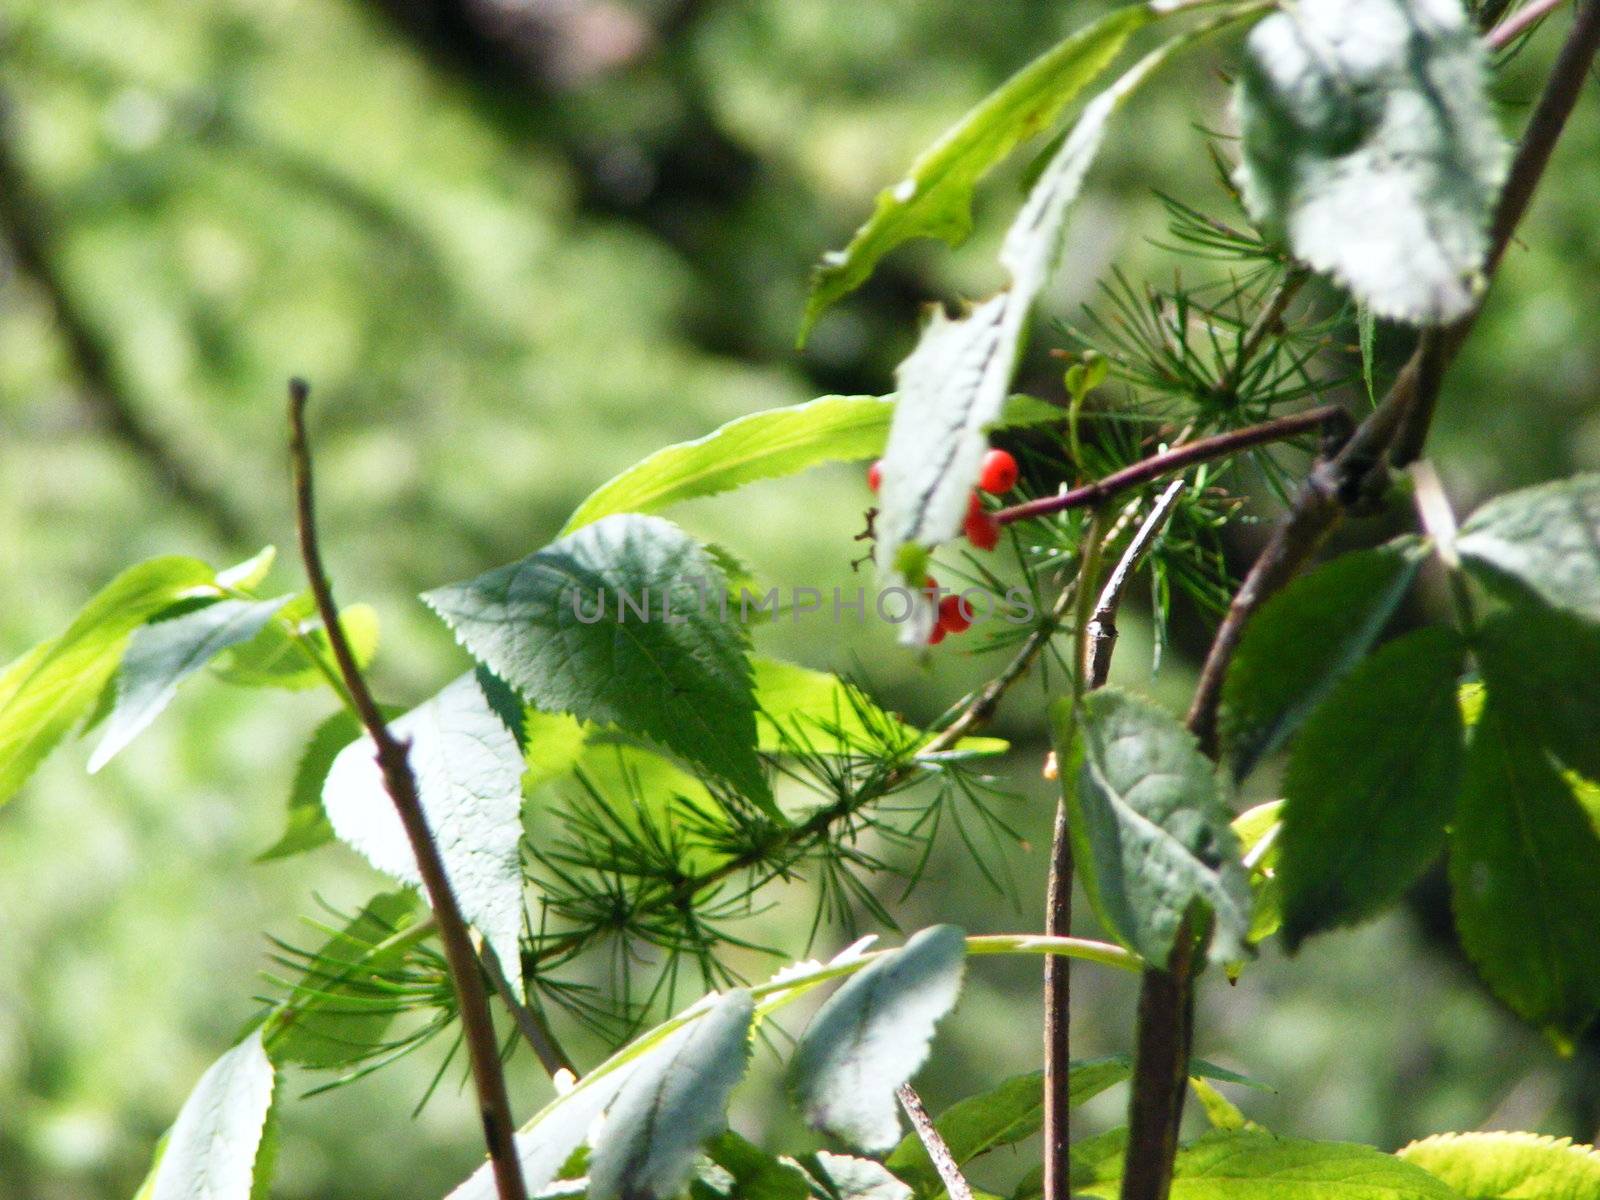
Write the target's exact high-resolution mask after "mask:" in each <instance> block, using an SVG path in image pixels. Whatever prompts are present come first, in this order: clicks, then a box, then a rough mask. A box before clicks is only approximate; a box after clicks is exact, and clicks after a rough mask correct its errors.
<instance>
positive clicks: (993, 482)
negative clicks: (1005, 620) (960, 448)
mask: <svg viewBox="0 0 1600 1200" xmlns="http://www.w3.org/2000/svg"><path fill="white" fill-rule="evenodd" d="M1017 476H1018V471H1017V460H1016V459H1015V458H1013V457H1012V456H1011V454H1010V453H1008V452H1007V451H1005V450H991V451H989V453H987V454H985V455H984V456H983V466H982V467H981V468H980V469H979V471H978V486H977V487H976V488H975V489H974V490H973V492H972V495H971V497H970V498H969V499H968V500H967V518H966V521H965V523H964V524H963V527H962V528H963V531H964V532H965V533H966V535H967V541H969V542H971V543H972V544H973V546H975V547H976V548H977V549H979V550H993V549H994V548H995V547H996V546H997V545H999V544H1000V523H999V522H998V521H996V520H995V519H994V516H993V515H992V514H991V513H990V512H989V511H988V510H987V509H985V508H984V507H983V493H984V492H988V493H989V494H990V495H991V496H1003V495H1005V493H1007V492H1009V491H1010V490H1011V489H1012V488H1014V487H1016V486H1017ZM867 486H868V487H870V488H871V489H872V490H873V491H874V492H876V491H877V490H878V489H879V488H880V487H882V486H883V460H882V459H879V460H878V461H877V462H875V463H873V464H872V465H871V466H870V467H868V468H867ZM922 586H923V588H924V590H926V591H927V592H928V598H929V599H930V600H933V601H934V602H935V603H937V604H938V606H939V618H938V620H937V622H935V624H934V627H933V633H932V634H930V635H929V636H928V645H930V646H937V645H938V644H939V643H940V642H942V641H944V639H945V637H946V636H947V635H948V634H952V633H965V632H966V631H967V630H968V629H969V628H971V626H972V610H971V609H969V608H968V607H967V606H966V605H965V604H963V603H962V601H961V597H960V596H955V595H951V596H944V597H940V595H939V590H940V589H939V584H938V582H937V581H936V580H935V579H934V578H933V576H932V575H930V576H928V578H927V579H926V580H925V581H924V583H923V585H922Z"/></svg>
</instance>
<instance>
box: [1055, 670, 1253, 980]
mask: <svg viewBox="0 0 1600 1200" xmlns="http://www.w3.org/2000/svg"><path fill="white" fill-rule="evenodd" d="M1052 715H1053V717H1054V719H1055V728H1056V753H1057V755H1058V757H1059V760H1060V763H1061V780H1062V787H1063V789H1064V791H1065V794H1066V796H1067V801H1068V805H1069V808H1070V811H1071V814H1072V820H1071V829H1072V840H1073V848H1074V860H1075V862H1076V864H1077V868H1078V871H1079V873H1080V877H1081V878H1082V881H1083V887H1084V890H1085V892H1086V893H1087V895H1088V896H1089V899H1090V902H1091V904H1092V905H1093V907H1094V910H1095V912H1096V914H1097V915H1098V916H1099V917H1100V920H1101V922H1102V923H1103V924H1104V925H1105V926H1106V928H1107V929H1108V930H1110V931H1111V933H1112V934H1113V935H1114V936H1115V937H1116V938H1117V939H1118V940H1119V941H1120V942H1122V944H1123V945H1125V946H1127V947H1128V948H1129V949H1131V950H1135V951H1137V952H1138V953H1139V954H1141V955H1142V956H1143V957H1144V958H1145V960H1146V961H1148V962H1150V963H1155V964H1164V963H1166V962H1167V961H1168V959H1169V957H1170V956H1171V953H1172V948H1173V943H1174V941H1175V939H1176V937H1177V932H1178V928H1179V925H1180V924H1181V922H1182V921H1183V918H1184V915H1185V914H1186V913H1187V912H1188V910H1189V908H1190V907H1191V905H1194V904H1196V903H1198V904H1200V905H1202V906H1204V907H1205V908H1206V909H1209V910H1210V912H1211V913H1212V914H1213V915H1214V917H1215V921H1214V933H1213V937H1212V941H1211V957H1212V959H1213V960H1214V961H1216V962H1222V963H1225V962H1229V961H1232V960H1234V959H1238V958H1241V957H1243V956H1244V954H1245V949H1244V946H1245V936H1246V935H1247V934H1248V933H1249V931H1250V890H1249V882H1248V880H1247V879H1246V877H1245V872H1244V868H1243V866H1242V865H1241V864H1240V862H1239V848H1238V840H1237V839H1236V838H1235V837H1234V833H1233V829H1232V827H1231V826H1230V825H1229V819H1230V816H1231V814H1230V813H1229V812H1228V808H1227V805H1226V804H1225V803H1224V802H1223V798H1222V795H1221V793H1220V790H1219V786H1218V781H1217V777H1216V774H1215V772H1214V770H1213V768H1212V764H1211V763H1210V761H1209V760H1208V759H1207V758H1206V757H1205V756H1204V755H1203V754H1201V753H1200V751H1199V748H1198V747H1197V746H1196V745H1195V740H1194V738H1193V736H1192V735H1190V733H1189V732H1188V731H1187V730H1186V729H1184V727H1183V726H1182V725H1180V724H1179V723H1178V722H1177V720H1175V719H1174V718H1173V717H1172V716H1171V715H1170V714H1168V713H1167V712H1165V711H1164V710H1162V709H1160V708H1158V707H1156V706H1155V705H1153V704H1151V703H1149V702H1148V701H1146V700H1142V699H1139V698H1138V697H1135V696H1132V695H1130V694H1128V693H1125V692H1122V691H1120V690H1118V689H1115V688H1101V689H1099V690H1097V691H1094V692H1091V693H1089V694H1088V695H1087V696H1085V697H1084V698H1083V703H1082V707H1081V710H1080V712H1079V714H1078V715H1077V718H1076V720H1074V716H1073V712H1072V704H1071V701H1070V700H1063V701H1060V702H1059V703H1058V704H1057V705H1056V706H1055V708H1054V709H1053V713H1052Z"/></svg>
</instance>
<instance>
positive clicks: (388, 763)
mask: <svg viewBox="0 0 1600 1200" xmlns="http://www.w3.org/2000/svg"><path fill="white" fill-rule="evenodd" d="M309 395H310V389H309V388H307V387H306V385H305V384H304V383H302V382H301V381H300V380H293V381H291V382H290V384H289V454H290V462H291V464H292V466H293V471H294V492H295V513H296V517H297V524H298V528H299V536H300V556H301V558H302V559H303V560H304V562H305V570H306V579H307V582H308V583H309V585H310V587H311V594H312V596H313V597H315V599H316V602H317V611H318V612H319V613H321V614H322V622H323V626H324V627H325V629H326V630H327V634H328V644H329V646H330V647H331V648H332V650H333V656H334V659H335V661H336V662H337V663H338V664H339V673H340V675H341V676H342V677H343V678H344V684H345V688H346V689H347V690H348V692H349V693H350V698H351V700H352V701H353V702H354V703H355V706H356V711H357V712H358V713H359V714H360V716H361V724H362V725H363V726H364V727H365V728H366V731H367V735H368V736H369V737H370V738H371V739H372V744H373V746H374V747H375V748H376V758H377V762H378V769H379V770H380V771H381V772H382V774H383V784H384V788H385V790H387V791H388V793H389V798H390V799H391V800H392V801H393V802H394V807H395V811H396V813H397V814H398V815H399V817H400V823H401V824H402V825H403V826H404V827H405V831H406V837H407V838H408V839H409V840H410V842H411V852H412V854H413V855H414V856H415V857H416V860H417V871H418V873H419V874H420V875H421V876H422V882H423V886H424V887H425V888H426V889H427V893H428V902H429V904H430V905H431V906H432V908H433V912H434V917H435V919H436V920H437V921H438V923H439V940H440V942H441V943H442V944H443V947H444V953H445V961H446V963H447V964H448V965H449V968H450V979H451V982H452V983H453V984H454V985H455V992H456V1004H457V1007H458V1008H459V1010H460V1012H461V1028H462V1034H463V1038H464V1040H465V1041H466V1045H467V1057H468V1060H469V1062H470V1063H471V1067H472V1081H473V1085H474V1087H475V1089H476V1092H477V1098H478V1116H479V1119H480V1120H481V1122H482V1124H483V1140H484V1144H485V1145H486V1146H487V1147H488V1150H489V1161H490V1163H491V1164H492V1165H493V1169H494V1179H495V1188H496V1190H497V1192H498V1194H499V1196H500V1200H527V1194H528V1190H527V1188H526V1187H525V1186H524V1184H523V1181H522V1163H521V1161H520V1160H519V1159H518V1157H517V1150H516V1143H515V1142H514V1141H513V1140H512V1131H513V1128H514V1126H513V1125H512V1120H511V1101H510V1099H509V1098H508V1096H507V1095H506V1080H505V1073H504V1072H503V1070H502V1069H501V1062H500V1050H499V1045H498V1044H497V1042H496V1040H495V1033H494V1022H493V1019H492V1018H491V1016H490V1014H489V998H488V996H487V994H486V993H485V992H484V988H483V974H482V972H481V971H480V970H479V966H478V957H477V955H476V954H475V953H474V952H473V948H472V937H471V934H470V933H469V932H468V930H467V923H466V920H465V919H464V918H463V917H462V915H461V907H460V905H459V904H458V903H457V901H456V895H455V892H454V890H453V889H452V888H451V886H450V878H449V876H448V875H447V874H446V872H445V869H444V860H443V859H442V858H441V857H440V855H439V847H438V845H437V844H436V843H435V842H434V840H433V833H432V831H431V830H430V829H429V828H428V818H427V815H426V813H424V811H423V808H422V800H421V797H419V796H418V794H417V780H416V776H415V775H414V774H412V771H411V764H410V762H409V761H408V758H407V748H406V746H405V744H404V743H402V742H400V741H398V740H396V738H395V736H394V734H392V733H391V732H390V730H389V726H388V723H387V722H386V721H385V720H384V718H383V713H382V712H381V711H380V710H379V708H378V705H377V702H376V701H375V700H374V699H373V698H372V692H371V690H370V689H369V688H368V687H367V681H366V679H365V678H363V677H362V674H361V668H360V666H359V665H358V664H357V663H356V658H355V654H354V652H352V650H351V649H350V643H349V641H348V640H347V639H346V638H345V636H344V630H343V629H342V628H341V627H340V625H339V619H338V618H339V610H338V607H337V606H336V605H335V604H334V602H333V590H332V587H331V586H330V584H329V582H328V576H327V573H326V571H325V570H324V569H323V565H322V552H321V549H320V548H319V546H318V544H317V525H316V511H315V508H314V506H313V503H312V490H311V451H310V448H309V446H308V444H307V441H306V426H305V406H306V400H307V398H308V397H309Z"/></svg>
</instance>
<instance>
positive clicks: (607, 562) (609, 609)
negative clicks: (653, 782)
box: [423, 514, 781, 817]
mask: <svg viewBox="0 0 1600 1200" xmlns="http://www.w3.org/2000/svg"><path fill="white" fill-rule="evenodd" d="M725 588H726V580H725V579H724V577H723V573H722V571H721V569H720V568H719V567H718V566H717V565H716V563H715V562H713V561H712V559H711V556H710V555H708V554H707V553H706V551H705V550H704V549H703V548H702V547H701V546H700V545H699V544H698V543H696V542H695V541H694V540H693V539H692V538H690V537H689V535H688V534H686V533H684V532H683V531H682V530H681V529H679V528H678V527H677V526H676V525H673V524H671V523H670V522H668V521H664V520H662V519H661V518H660V517H649V516H639V515H636V514H624V515H618V516H610V517H603V518H601V519H600V520H599V521H596V522H595V523H594V524H592V525H586V526H584V527H583V528H582V529H580V530H578V532H576V533H574V534H571V535H570V536H568V537H564V538H562V539H561V540H560V541H558V542H555V543H553V544H552V545H550V546H547V547H545V548H544V549H543V550H540V551H539V552H538V553H537V554H533V555H530V556H529V557H527V558H525V559H523V560H522V561H521V562H517V563H513V564H511V565H510V566H506V567H500V568H499V569H497V570H494V571H490V572H488V573H487V574H484V575H480V576H478V577H477V578H476V579H472V580H468V581H467V582H466V583H459V584H452V585H451V586H449V587H443V588H437V589H435V590H434V591H431V592H428V593H426V594H425V595H424V596H423V600H424V601H426V602H427V604H428V605H429V606H430V607H432V608H433V610H434V611H435V612H437V613H438V614H439V615H440V616H441V617H442V618H444V620H445V621H446V622H447V623H448V624H449V625H450V627H451V628H452V629H454V630H455V634H456V637H458V638H459V639H460V640H461V642H462V644H463V645H465V646H466V647H467V649H468V650H470V651H471V652H472V653H473V655H474V656H476V657H477V658H478V659H479V660H480V661H481V662H483V663H484V664H485V665H487V666H488V667H489V669H490V670H492V671H493V672H494V673H495V674H496V675H499V676H500V677H501V678H502V679H504V680H505V681H506V682H507V683H509V684H511V685H512V686H513V687H515V688H516V689H517V691H519V692H520V693H522V695H523V697H524V698H525V699H527V700H528V702H529V703H531V704H532V705H533V706H534V707H535V708H538V709H540V710H541V711H544V712H565V713H571V714H572V715H573V716H575V717H578V718H580V719H581V720H585V721H592V722H595V723H596V724H601V725H616V726H618V727H620V728H622V729H625V730H627V731H629V732H631V733H636V734H640V735H642V736H644V737H648V738H650V739H652V740H654V741H656V742H658V743H660V744H661V745H663V746H665V747H667V748H668V749H669V750H672V751H673V752H674V753H677V754H680V755H682V756H683V757H684V758H686V759H688V760H689V761H690V762H693V763H696V764H698V765H699V766H701V767H704V768H705V769H706V770H707V771H709V772H711V773H712V774H714V775H717V776H720V777H721V778H723V779H725V780H727V781H728V782H729V783H731V784H733V785H734V786H735V787H737V788H739V789H740V790H741V791H743V792H744V793H745V794H746V795H747V796H749V797H750V798H751V799H752V800H754V801H756V802H757V803H759V804H761V805H762V806H763V807H765V808H767V809H768V811H769V813H770V814H771V815H773V816H778V817H781V814H779V813H778V811H777V807H776V805H775V804H774V803H773V801H772V792H771V789H770V787H769V786H768V784H767V781H766V778H765V776H764V775H763V773H762V769H761V762H760V759H759V758H758V756H757V754H756V717H755V699H754V697H753V695H752V692H751V677H750V664H749V661H748V660H747V659H746V657H745V650H746V645H747V639H746V636H745V633H744V630H743V629H742V628H740V627H739V625H738V624H737V623H734V622H729V621H723V620H721V619H720V617H719V615H718V612H717V606H716V604H715V603H714V602H712V601H708V600H704V597H707V596H710V597H716V596H721V595H723V594H724V591H725ZM619 592H620V594H621V595H622V596H624V597H628V598H631V600H632V602H633V603H635V604H639V603H647V604H648V606H649V617H648V618H646V619H641V618H640V617H639V616H638V613H637V609H629V608H625V607H624V606H623V604H622V603H621V602H620V601H619ZM602 603H603V605H604V607H603V609H601V610H599V611H597V606H598V605H600V604H602ZM579 609H581V610H582V614H583V618H582V619H580V616H579V611H578V610H579Z"/></svg>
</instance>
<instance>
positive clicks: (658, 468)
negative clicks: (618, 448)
mask: <svg viewBox="0 0 1600 1200" xmlns="http://www.w3.org/2000/svg"><path fill="white" fill-rule="evenodd" d="M893 413H894V400H893V397H889V396H824V397H822V398H821V399H820V400H812V401H811V402H810V403H808V404H797V405H795V406H794V407H792V408H773V409H768V410H767V411H765V412H758V413H751V414H749V415H748V416H743V417H739V418H738V419H736V420H733V421H729V422H728V423H727V424H726V425H724V426H722V427H721V428H720V429H717V430H715V431H713V432H712V433H708V434H707V435H706V436H705V437H702V438H697V439H695V440H694V441H692V442H679V443H678V444H677V445H674V446H667V447H666V448H665V449H662V450H657V451H656V452H655V453H654V454H652V455H650V457H649V458H646V459H645V460H644V461H643V462H640V463H638V464H636V465H635V466H632V467H629V468H628V469H627V470H626V471H624V472H622V474H620V475H618V476H616V477H615V478H614V479H611V480H609V481H608V482H606V483H603V484H601V485H600V487H599V488H597V489H596V490H595V491H594V492H593V493H592V494H591V495H590V496H589V498H588V499H586V500H585V501H584V502H583V503H582V504H580V505H578V508H577V511H576V512H574V513H573V514H572V516H571V517H570V518H569V519H568V520H567V524H566V527H565V528H564V529H563V530H562V531H561V532H562V535H563V536H565V535H566V534H569V533H572V532H574V531H575V530H577V529H581V528H582V527H583V526H585V525H588V524H591V523H592V522H594V521H598V520H599V519H600V518H601V517H608V516H611V515H612V514H613V513H625V512H635V513H647V512H659V511H660V510H661V509H663V508H666V507H667V506H668V505H671V504H677V503H678V502H679V501H682V500H692V499H694V498H695V497H697V496H714V495H716V494H717V493H718V492H727V491H732V490H733V489H734V488H738V487H743V486H744V485H745V484H747V483H754V482H755V481H756V480H759V479H776V478H779V477H780V476H784V475H795V474H798V473H799V472H801V471H805V470H809V469H810V468H811V467H815V466H818V465H819V464H821V463H825V462H839V461H849V460H852V459H860V458H873V457H876V456H877V455H878V454H881V453H882V452H883V443H884V441H885V440H886V439H887V438H888V436H889V418H890V416H891V415H892V414H893Z"/></svg>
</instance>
